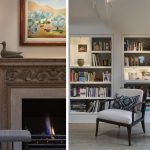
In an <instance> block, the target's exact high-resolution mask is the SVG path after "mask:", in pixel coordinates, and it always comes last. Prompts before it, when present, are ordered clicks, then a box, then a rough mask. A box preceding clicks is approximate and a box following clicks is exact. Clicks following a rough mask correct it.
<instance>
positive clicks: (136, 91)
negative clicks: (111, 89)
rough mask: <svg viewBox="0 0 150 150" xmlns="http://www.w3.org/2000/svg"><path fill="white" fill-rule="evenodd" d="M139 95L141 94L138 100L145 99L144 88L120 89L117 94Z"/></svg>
mask: <svg viewBox="0 0 150 150" xmlns="http://www.w3.org/2000/svg"><path fill="white" fill-rule="evenodd" d="M122 95H123V96H137V95H140V98H139V100H138V102H142V101H143V90H140V89H119V91H118V92H117V96H122Z"/></svg>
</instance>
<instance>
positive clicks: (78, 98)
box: [70, 97, 113, 100]
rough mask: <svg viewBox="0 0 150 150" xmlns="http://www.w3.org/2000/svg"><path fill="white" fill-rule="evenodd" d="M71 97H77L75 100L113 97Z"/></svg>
mask: <svg viewBox="0 0 150 150" xmlns="http://www.w3.org/2000/svg"><path fill="white" fill-rule="evenodd" d="M70 99H72V100H73V99H75V100H82V99H90V100H96V99H101V100H105V99H113V98H112V97H70Z"/></svg>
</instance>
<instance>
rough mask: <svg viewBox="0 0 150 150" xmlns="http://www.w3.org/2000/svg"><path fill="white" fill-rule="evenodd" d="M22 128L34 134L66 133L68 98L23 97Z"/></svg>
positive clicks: (51, 134)
mask: <svg viewBox="0 0 150 150" xmlns="http://www.w3.org/2000/svg"><path fill="white" fill-rule="evenodd" d="M22 128H23V129H28V130H29V131H30V132H31V134H32V135H41V136H44V135H46V136H54V135H66V100H65V99H23V100H22Z"/></svg>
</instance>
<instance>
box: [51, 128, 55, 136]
mask: <svg viewBox="0 0 150 150" xmlns="http://www.w3.org/2000/svg"><path fill="white" fill-rule="evenodd" d="M51 130H52V135H55V130H54V128H53V127H52V129H51Z"/></svg>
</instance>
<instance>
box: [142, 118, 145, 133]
mask: <svg viewBox="0 0 150 150" xmlns="http://www.w3.org/2000/svg"><path fill="white" fill-rule="evenodd" d="M141 125H142V129H143V132H144V133H145V121H144V120H142V121H141Z"/></svg>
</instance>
